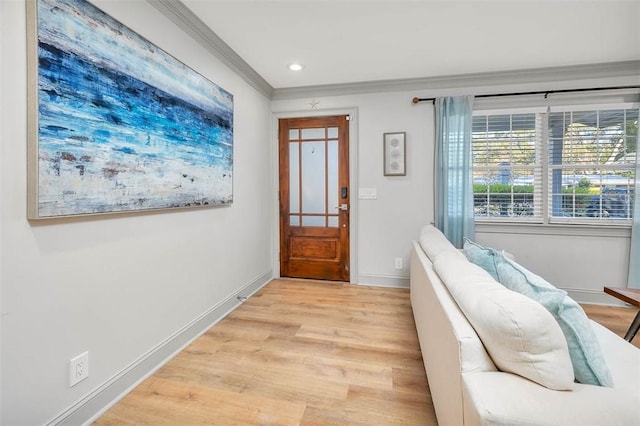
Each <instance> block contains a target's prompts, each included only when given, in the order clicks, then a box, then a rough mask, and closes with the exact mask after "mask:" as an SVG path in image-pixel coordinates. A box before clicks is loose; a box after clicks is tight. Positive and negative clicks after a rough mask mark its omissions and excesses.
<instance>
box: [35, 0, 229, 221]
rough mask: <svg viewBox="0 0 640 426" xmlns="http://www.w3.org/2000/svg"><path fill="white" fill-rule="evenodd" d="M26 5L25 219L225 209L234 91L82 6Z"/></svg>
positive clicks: (66, 2) (81, 0)
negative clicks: (29, 106) (30, 80)
mask: <svg viewBox="0 0 640 426" xmlns="http://www.w3.org/2000/svg"><path fill="white" fill-rule="evenodd" d="M30 1H32V2H34V4H33V5H32V6H31V7H32V8H33V9H32V11H33V12H35V13H33V15H35V16H34V18H35V19H32V21H35V22H34V23H35V28H33V30H34V34H33V35H32V36H31V39H32V42H33V43H35V45H36V46H35V47H33V48H32V51H33V54H34V55H33V56H35V60H33V59H31V60H32V61H33V62H32V63H31V64H32V65H34V67H37V73H35V72H33V71H31V74H32V75H33V77H34V78H35V79H36V80H37V83H36V84H33V85H32V86H33V88H32V89H31V90H32V92H33V93H32V94H30V99H32V103H33V104H35V105H33V107H34V108H37V111H35V112H32V113H31V114H32V116H34V117H35V119H33V120H32V121H34V122H35V123H33V124H34V126H33V127H34V128H35V129H34V130H33V131H32V135H31V138H32V139H35V140H34V141H32V142H31V141H30V153H29V155H30V171H29V185H30V190H29V208H28V216H29V218H31V219H43V218H55V217H62V216H74V215H88V214H101V213H113V212H130V211H138V210H150V209H166V208H179V207H195V206H211V205H219V204H228V203H231V202H232V200H233V182H232V177H233V95H231V94H230V93H228V92H227V91H225V90H224V89H222V88H220V87H218V86H217V85H215V84H214V83H212V82H211V81H209V80H207V79H206V78H204V77H203V76H202V75H200V74H198V73H196V72H195V71H194V70H192V69H191V68H189V67H187V66H186V65H184V64H183V63H182V62H180V61H178V60H177V59H175V58H174V57H173V56H171V55H169V54H167V53H166V52H164V51H163V50H161V49H160V48H158V47H157V46H155V45H154V44H152V43H150V42H149V41H148V40H146V39H145V38H143V37H141V36H140V35H138V34H137V33H135V32H133V31H132V30H131V29H129V28H127V27H125V26H124V25H123V24H121V23H120V22H118V21H116V20H115V19H113V18H112V17H110V16H109V15H107V14H105V13H104V12H102V11H101V10H100V9H98V8H96V7H95V6H93V5H92V4H90V3H88V2H87V1H85V0H30ZM31 25H33V24H31ZM36 61H37V65H36V64H35V62H36ZM34 95H35V96H34Z"/></svg>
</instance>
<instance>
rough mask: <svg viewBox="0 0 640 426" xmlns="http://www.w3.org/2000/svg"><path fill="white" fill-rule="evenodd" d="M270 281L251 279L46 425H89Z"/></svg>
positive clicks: (269, 273) (267, 275)
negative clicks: (241, 299)
mask: <svg viewBox="0 0 640 426" xmlns="http://www.w3.org/2000/svg"><path fill="white" fill-rule="evenodd" d="M272 278H273V272H272V271H267V272H266V273H264V274H263V275H261V276H260V277H257V278H255V279H254V280H252V281H251V282H249V283H248V284H246V285H244V286H243V287H241V288H240V289H239V290H238V291H236V292H235V293H233V294H232V295H230V296H229V297H228V298H227V299H225V300H223V301H222V302H220V303H218V304H217V305H216V306H213V307H212V308H211V309H209V310H208V311H207V312H205V313H204V314H202V315H200V316H199V317H198V318H196V319H194V320H193V321H192V322H191V323H189V324H187V325H186V326H184V327H183V328H182V329H181V330H178V331H177V332H176V333H174V334H173V335H172V336H170V337H168V338H167V339H166V340H165V341H164V342H162V343H161V344H159V345H158V346H156V347H155V348H153V349H151V350H150V351H149V352H147V353H146V354H144V355H143V356H141V357H140V358H138V360H136V361H135V362H133V363H132V364H131V365H129V366H128V367H126V368H125V369H124V370H122V371H121V372H119V373H118V374H116V375H115V376H113V377H112V378H111V379H109V380H107V381H106V382H105V383H103V384H102V385H101V386H99V387H98V388H96V389H95V390H94V391H93V392H91V393H90V394H89V395H87V396H86V397H84V398H83V399H81V400H80V401H78V402H77V403H75V404H74V405H73V406H71V407H70V408H68V409H67V410H65V411H64V412H63V413H62V414H60V415H58V416H57V417H55V418H54V419H52V420H51V421H49V422H48V423H47V425H80V424H90V423H92V422H93V421H95V420H96V419H97V418H98V417H100V416H101V415H102V414H104V413H105V412H106V411H107V410H108V409H109V408H111V407H112V406H113V405H115V404H116V403H117V402H118V401H119V400H120V399H122V398H123V397H124V396H125V395H127V394H128V393H129V392H130V391H131V390H133V388H135V387H136V386H138V385H139V384H140V383H142V381H144V380H145V379H146V378H147V377H149V376H151V375H152V374H153V373H154V372H156V371H157V370H158V369H159V368H160V367H162V366H163V365H164V364H165V363H167V362H168V361H169V360H171V358H173V357H174V356H175V355H176V354H178V353H179V352H180V351H182V350H183V349H184V348H185V347H186V346H187V345H189V344H190V343H191V342H193V341H194V340H195V339H197V338H198V337H200V336H201V335H202V334H203V333H204V332H205V331H207V330H208V329H209V328H211V326H213V325H214V324H215V323H217V322H218V321H220V320H221V319H222V318H224V317H225V316H226V315H227V314H228V313H229V312H231V311H233V310H234V309H235V308H236V307H237V306H238V305H240V303H241V302H240V300H239V299H238V296H243V297H249V296H251V295H253V294H254V293H255V292H256V291H258V290H259V289H260V288H262V287H263V286H264V285H266V284H267V283H268V282H269V281H271V279H272Z"/></svg>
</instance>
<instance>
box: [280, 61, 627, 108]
mask: <svg viewBox="0 0 640 426" xmlns="http://www.w3.org/2000/svg"><path fill="white" fill-rule="evenodd" d="M613 77H628V78H631V79H632V81H631V83H630V84H640V60H638V61H623V62H609V63H600V64H586V65H571V66H563V67H547V68H533V69H527V70H513V71H499V72H486V73H475V74H460V75H453V76H440V77H425V78H414V79H402V80H379V81H365V82H357V83H344V84H327V85H318V86H303V87H289V88H277V89H274V90H273V93H272V97H271V99H272V100H285V99H299V98H306V97H316V98H317V97H322V96H341V95H359V94H368V93H383V92H401V91H417V90H420V91H425V90H442V89H456V88H465V87H469V88H477V87H483V86H489V87H490V86H505V85H510V84H531V83H545V82H557V81H562V80H588V79H601V78H613Z"/></svg>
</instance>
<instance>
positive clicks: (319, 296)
mask: <svg viewBox="0 0 640 426" xmlns="http://www.w3.org/2000/svg"><path fill="white" fill-rule="evenodd" d="M585 310H586V311H587V313H588V314H589V315H590V316H591V317H592V318H594V319H596V320H597V321H600V322H601V323H602V324H603V325H605V326H607V327H610V328H612V329H613V330H614V331H615V332H617V333H619V334H621V335H622V334H624V332H625V330H626V326H627V325H628V324H629V323H630V322H631V319H632V318H633V315H634V313H635V310H633V309H626V308H607V307H599V306H585ZM639 339H640V338H636V341H637V340H639ZM635 344H636V345H638V343H637V342H635ZM94 424H95V425H205V424H218V425H298V424H302V425H338V424H339V425H395V424H403V425H427V426H429V425H436V424H437V422H436V418H435V413H434V410H433V406H432V403H431V397H430V394H429V387H428V384H427V380H426V376H425V372H424V367H423V364H422V358H421V355H420V350H419V346H418V340H417V336H416V332H415V324H414V321H413V314H412V311H411V306H410V302H409V291H408V290H405V289H389V288H376V287H361V286H350V285H347V284H340V283H329V282H319V281H304V280H285V279H280V280H274V281H272V282H271V283H269V284H268V285H267V286H265V287H264V288H263V289H261V290H260V291H259V292H258V293H256V294H255V295H254V296H253V297H251V298H250V299H248V300H247V301H246V302H245V303H244V304H242V305H241V306H239V307H238V308H237V309H236V310H234V311H233V312H232V313H231V314H229V315H228V316H227V317H226V318H224V319H223V320H222V321H220V322H219V323H218V324H216V325H215V326H213V327H212V328H211V329H210V330H209V331H207V332H206V333H205V334H204V335H202V336H201V337H200V338H198V339H197V340H196V341H194V342H193V343H192V344H191V345H189V346H188V347H187V348H186V349H185V350H184V351H182V352H181V353H180V354H179V355H177V356H176V357H175V358H174V359H172V360H171V361H169V362H168V363H167V364H166V365H165V366H163V367H162V368H161V369H160V370H158V371H157V372H156V373H155V374H154V375H152V376H151V377H150V378H149V379H147V380H146V381H144V382H143V383H142V384H141V385H139V386H138V387H137V388H136V389H134V390H133V391H132V392H131V393H130V394H129V395H127V396H126V397H125V398H123V399H122V400H121V401H119V402H118V403H117V404H116V405H115V406H113V407H112V408H111V409H110V410H109V411H107V413H105V415H103V416H102V417H101V418H99V419H98V420H97V421H96V422H95V423H94Z"/></svg>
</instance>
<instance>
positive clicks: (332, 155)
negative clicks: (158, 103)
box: [327, 141, 340, 213]
mask: <svg viewBox="0 0 640 426" xmlns="http://www.w3.org/2000/svg"><path fill="white" fill-rule="evenodd" d="M338 192H339V188H338V141H330V142H327V198H328V202H329V209H330V212H331V213H334V210H333V209H334V207H336V206H337V205H338V203H339V202H340V201H339V200H338Z"/></svg>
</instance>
